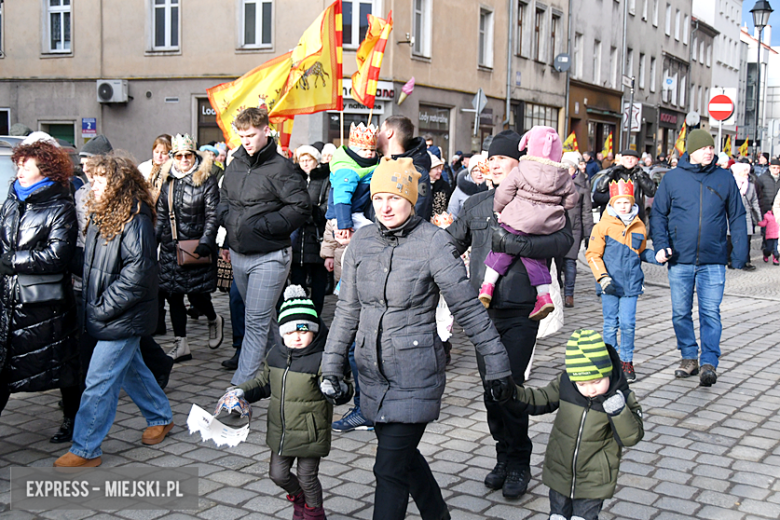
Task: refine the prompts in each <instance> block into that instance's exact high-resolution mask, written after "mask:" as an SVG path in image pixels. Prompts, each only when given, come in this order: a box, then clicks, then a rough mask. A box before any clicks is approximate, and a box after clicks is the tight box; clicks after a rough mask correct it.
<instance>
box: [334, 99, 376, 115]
mask: <svg viewBox="0 0 780 520" xmlns="http://www.w3.org/2000/svg"><path fill="white" fill-rule="evenodd" d="M370 111H371V110H370V109H369V108H368V107H367V106H366V105H363V104H360V103H358V102H357V101H353V100H350V99H344V113H345V114H368V113H369V112H370ZM336 113H338V112H336ZM374 113H375V114H384V113H385V104H384V103H382V102H381V101H374Z"/></svg>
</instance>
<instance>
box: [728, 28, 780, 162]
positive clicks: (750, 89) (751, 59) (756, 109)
mask: <svg viewBox="0 0 780 520" xmlns="http://www.w3.org/2000/svg"><path fill="white" fill-rule="evenodd" d="M758 36H759V35H758V31H755V34H752V35H751V34H750V32H749V31H748V29H747V27H742V30H741V32H740V41H741V44H742V55H741V57H742V60H743V64H742V66H741V67H740V73H741V74H742V76H741V78H740V82H741V83H742V84H743V85H744V89H743V90H742V97H741V98H740V101H739V106H738V113H737V124H738V126H739V131H738V133H737V139H736V141H737V144H738V145H739V144H742V143H743V142H744V141H745V139H748V140H749V143H750V148H749V149H748V153H749V154H751V155H752V154H753V147H754V146H756V147H758V150H761V151H764V152H768V151H769V146H766V149H764V144H765V143H766V144H767V145H768V143H767V142H766V141H765V136H766V135H767V133H768V130H767V99H768V92H769V91H768V87H767V85H768V83H769V82H768V81H767V77H768V76H767V72H768V66H769V63H770V56H772V55H777V53H778V52H777V51H776V50H775V49H773V48H772V47H770V46H769V42H771V41H772V27H771V26H767V27H765V28H764V31H763V35H762V41H761V43H760V44H759V40H758ZM759 49H760V51H759ZM759 53H760V55H759ZM759 73H760V76H761V77H760V79H761V83H760V85H758V80H759ZM757 89H758V90H759V91H760V97H759V99H758V104H756V101H757V100H756V93H757V92H756V90H757ZM756 116H758V128H757V131H756Z"/></svg>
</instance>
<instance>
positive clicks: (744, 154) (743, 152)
mask: <svg viewBox="0 0 780 520" xmlns="http://www.w3.org/2000/svg"><path fill="white" fill-rule="evenodd" d="M749 142H750V139H749V138H745V142H744V143H742V145H740V147H739V155H740V156H742V157H747V156H748V146H750V145H749V144H748V143H749Z"/></svg>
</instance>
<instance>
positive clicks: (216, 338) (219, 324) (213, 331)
mask: <svg viewBox="0 0 780 520" xmlns="http://www.w3.org/2000/svg"><path fill="white" fill-rule="evenodd" d="M224 328H225V320H224V319H223V318H222V316H220V315H219V314H217V318H216V319H215V320H214V321H209V348H210V349H215V348H217V347H219V346H220V345H221V344H222V337H223V334H222V332H223V329H224Z"/></svg>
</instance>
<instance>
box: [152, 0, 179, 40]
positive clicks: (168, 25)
mask: <svg viewBox="0 0 780 520" xmlns="http://www.w3.org/2000/svg"><path fill="white" fill-rule="evenodd" d="M153 2H154V3H153V5H152V50H155V51H175V50H179V30H180V24H181V19H180V12H179V0H153Z"/></svg>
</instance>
